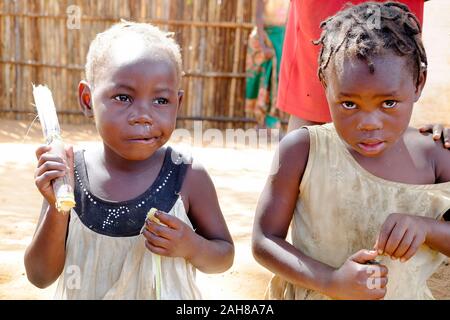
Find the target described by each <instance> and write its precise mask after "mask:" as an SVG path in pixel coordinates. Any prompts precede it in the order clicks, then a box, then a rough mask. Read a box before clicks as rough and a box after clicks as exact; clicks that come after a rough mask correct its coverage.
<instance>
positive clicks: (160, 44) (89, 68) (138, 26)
mask: <svg viewBox="0 0 450 320" xmlns="http://www.w3.org/2000/svg"><path fill="white" fill-rule="evenodd" d="M126 34H133V35H138V36H139V37H140V38H142V41H143V43H144V45H145V46H147V47H148V48H151V49H158V51H159V52H164V53H165V54H167V57H168V58H169V59H170V60H172V62H173V63H174V65H175V68H176V72H177V80H178V81H180V80H181V75H182V59H181V52H180V51H181V50H180V46H179V45H178V43H176V41H175V40H174V39H173V33H171V32H164V31H162V30H161V29H159V28H158V27H155V26H153V25H151V24H149V23H137V22H131V21H125V20H121V22H119V23H116V24H114V25H113V26H112V27H110V28H109V29H106V30H105V31H103V32H101V33H98V34H97V35H96V36H95V39H94V40H93V41H92V42H91V44H90V45H89V51H88V53H87V57H86V66H85V73H86V80H87V81H88V83H89V84H90V85H92V86H94V84H95V75H96V73H97V72H98V69H99V67H101V66H102V65H103V64H104V63H105V61H108V59H107V57H106V55H107V53H108V51H109V49H110V48H111V47H112V44H113V42H114V41H115V40H117V39H119V38H122V37H123V36H124V35H126Z"/></svg>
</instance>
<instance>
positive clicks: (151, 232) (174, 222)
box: [144, 163, 234, 273]
mask: <svg viewBox="0 0 450 320" xmlns="http://www.w3.org/2000/svg"><path fill="white" fill-rule="evenodd" d="M180 193H181V194H182V195H183V196H184V197H185V198H186V199H185V200H187V205H188V208H186V210H187V211H188V215H189V218H190V220H191V222H192V224H193V226H194V229H195V231H193V230H192V229H191V228H190V227H189V226H187V225H186V224H185V223H184V222H182V221H181V220H179V219H177V218H176V217H173V216H170V215H167V214H161V213H157V214H156V217H157V218H158V219H159V220H160V221H161V222H162V223H163V224H165V225H167V227H165V226H161V225H157V224H155V223H153V222H147V230H146V231H144V236H145V237H146V238H147V241H146V246H147V248H148V249H149V250H150V251H152V252H154V253H156V254H161V255H164V256H175V257H183V258H185V259H186V260H188V261H189V262H190V263H191V264H192V265H194V266H195V267H196V268H197V269H199V270H200V271H202V272H205V273H219V272H223V271H225V270H227V269H229V268H230V267H231V265H232V263H233V258H234V245H233V241H232V239H231V236H230V233H229V231H228V228H227V226H226V223H225V220H224V218H223V215H222V212H221V210H220V207H219V202H218V200H217V194H216V191H215V188H214V185H213V183H212V181H211V179H210V177H209V175H208V174H207V172H206V171H205V170H204V168H203V167H201V166H199V165H197V164H195V163H194V164H193V165H192V168H190V169H189V170H188V172H187V174H186V178H185V182H184V184H183V187H182V189H181V192H180Z"/></svg>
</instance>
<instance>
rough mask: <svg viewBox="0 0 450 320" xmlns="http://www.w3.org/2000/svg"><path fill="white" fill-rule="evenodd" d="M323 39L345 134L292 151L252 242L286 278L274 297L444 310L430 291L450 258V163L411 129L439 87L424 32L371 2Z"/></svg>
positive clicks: (338, 125)
mask: <svg viewBox="0 0 450 320" xmlns="http://www.w3.org/2000/svg"><path fill="white" fill-rule="evenodd" d="M374 14H375V15H376V16H373V15H374ZM374 19H375V20H374ZM321 27H322V29H323V32H322V35H321V37H320V39H319V40H318V41H317V42H316V44H319V45H321V46H322V49H321V52H320V56H319V71H318V74H319V79H320V81H321V83H322V85H323V87H324V89H325V92H326V97H327V100H328V104H329V107H330V113H331V116H332V120H333V123H330V124H325V125H322V126H310V127H305V128H301V129H298V130H295V131H292V132H291V133H289V134H288V135H287V136H286V137H285V138H284V139H283V140H282V141H281V143H280V146H279V150H278V151H277V155H276V157H275V159H276V160H275V161H274V163H273V166H274V168H273V170H272V172H275V174H273V175H272V176H270V177H269V178H268V180H267V183H266V185H265V188H264V190H263V192H262V195H261V197H260V200H259V203H258V206H257V212H256V217H255V222H254V229H253V239H252V241H253V243H252V248H253V254H254V256H255V258H256V259H257V261H258V262H259V263H261V264H262V265H263V266H265V267H266V268H268V269H269V270H271V271H272V272H274V273H275V276H274V277H273V279H272V281H271V283H270V285H269V288H268V291H267V297H268V298H276V299H328V298H334V299H383V298H384V299H432V298H433V297H432V295H431V293H430V291H429V289H428V287H427V285H426V280H427V279H428V278H429V277H430V276H431V275H432V274H433V273H434V271H435V270H436V269H437V268H438V267H439V265H440V264H441V263H442V262H443V261H444V259H445V258H446V257H445V256H450V222H448V221H449V220H450V210H449V209H450V182H449V181H450V154H449V153H448V151H447V150H446V149H445V148H443V147H442V141H433V140H432V139H430V138H429V137H426V136H423V135H422V134H421V133H419V132H418V131H417V130H416V129H413V128H409V127H408V124H409V121H410V118H411V113H412V108H413V104H414V103H415V102H416V101H417V100H418V99H419V97H420V95H421V92H422V89H423V87H424V85H425V80H426V76H427V58H426V52H425V49H424V47H423V44H422V40H421V28H420V24H419V21H418V20H417V18H416V17H415V16H414V15H413V14H412V13H411V12H410V11H409V9H408V7H407V6H405V5H402V4H400V3H397V2H386V3H379V2H367V3H364V4H360V5H357V6H350V7H347V8H346V9H344V10H342V11H340V12H338V13H337V14H336V15H334V16H333V17H331V18H329V19H328V20H326V21H324V22H323V23H322V25H321ZM290 225H291V235H292V242H291V243H290V242H288V241H287V240H286V236H287V233H288V229H289V226H290ZM388 278H389V281H388Z"/></svg>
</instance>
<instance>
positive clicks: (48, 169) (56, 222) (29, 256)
mask: <svg viewBox="0 0 450 320" xmlns="http://www.w3.org/2000/svg"><path fill="white" fill-rule="evenodd" d="M49 150H50V148H49V147H48V146H42V147H40V148H38V150H37V151H36V156H37V158H38V168H37V169H36V174H35V182H36V186H37V187H38V189H39V191H40V192H41V194H42V195H43V197H44V202H43V205H42V210H41V215H40V217H39V222H38V224H37V227H36V232H35V234H34V236H33V240H32V241H31V244H30V245H29V246H28V248H27V250H26V252H25V257H24V263H25V269H26V272H27V277H28V279H29V280H30V282H31V283H33V284H34V285H36V286H37V287H39V288H45V287H47V286H49V285H50V284H52V283H53V282H54V281H55V280H56V279H57V278H58V277H59V275H60V274H61V272H62V270H63V268H64V261H65V239H66V233H67V223H68V220H69V215H67V214H66V215H64V214H62V213H59V212H58V211H57V209H56V207H55V195H54V193H53V189H52V186H51V181H52V180H53V179H55V178H56V177H60V176H64V175H65V172H66V170H67V166H69V167H70V168H72V167H73V151H72V150H71V149H70V151H68V153H67V155H68V162H69V163H68V164H64V163H63V161H62V159H61V158H59V157H57V156H55V155H52V154H50V153H48V151H49ZM72 174H73V172H72Z"/></svg>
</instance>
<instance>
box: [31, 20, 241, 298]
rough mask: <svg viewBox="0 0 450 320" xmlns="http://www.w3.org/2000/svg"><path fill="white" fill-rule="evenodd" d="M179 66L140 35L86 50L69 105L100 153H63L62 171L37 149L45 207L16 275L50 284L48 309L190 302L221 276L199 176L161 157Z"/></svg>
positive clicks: (211, 207) (158, 39)
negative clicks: (71, 201) (64, 195)
mask: <svg viewBox="0 0 450 320" xmlns="http://www.w3.org/2000/svg"><path fill="white" fill-rule="evenodd" d="M181 66H182V65H181V55H180V48H179V46H178V44H177V43H176V42H175V41H174V40H173V39H172V37H171V36H170V34H168V33H165V32H162V31H161V30H159V29H158V28H156V27H154V26H152V25H149V24H145V23H132V22H121V23H118V24H116V25H114V26H112V27H111V28H109V29H108V30H106V31H105V32H103V33H100V34H98V35H97V36H96V38H95V39H94V41H93V42H92V43H91V45H90V48H89V52H88V55H87V63H86V79H87V80H86V81H81V82H80V84H79V87H78V97H79V103H80V106H81V108H82V110H83V112H84V114H85V115H86V116H88V117H93V118H94V120H95V125H96V128H97V130H98V133H99V135H100V137H101V139H102V141H101V143H99V144H98V145H96V146H94V147H90V148H87V149H86V150H80V151H77V152H75V153H74V152H73V149H72V148H68V149H67V151H66V153H67V158H68V161H67V163H66V162H64V161H63V160H62V159H61V158H60V157H58V156H56V155H55V154H52V152H51V149H50V148H49V147H48V146H41V147H39V148H38V149H37V151H36V155H37V158H38V165H37V169H36V172H35V182H36V186H37V188H38V189H39V191H40V192H41V194H42V196H43V197H44V204H43V207H42V211H41V216H40V218H39V222H38V225H37V229H36V232H35V235H34V237H33V240H32V242H31V244H30V245H29V246H28V248H27V250H26V253H25V267H26V271H27V276H28V279H29V280H30V281H31V282H32V283H33V284H35V285H36V286H38V287H40V288H44V287H47V286H49V285H50V284H51V283H53V282H54V281H55V280H56V279H57V278H58V277H59V283H58V287H57V292H56V298H58V299H199V298H201V294H200V291H199V289H198V287H197V285H196V283H195V272H196V269H198V270H200V271H202V272H205V273H220V272H223V271H225V270H227V269H228V268H230V266H231V265H232V262H233V257H234V246H233V242H232V239H231V236H230V234H229V231H228V228H227V226H226V223H225V220H224V217H223V215H222V212H221V209H220V207H219V203H218V200H217V194H216V191H215V188H214V185H213V183H212V181H211V179H210V177H209V175H208V174H207V172H206V171H205V169H204V168H203V167H202V166H200V165H199V164H198V163H196V162H195V161H194V162H193V161H192V159H190V158H188V157H186V156H185V155H183V154H181V153H179V152H177V151H175V150H174V149H172V148H171V147H169V146H165V145H166V143H167V142H168V141H169V139H170V137H171V134H172V132H173V131H174V129H175V125H176V118H177V112H178V111H179V108H180V107H181V102H182V98H183V91H181V90H180V85H181V73H182V67H181ZM66 173H69V175H70V176H72V177H73V179H74V190H75V200H76V207H75V208H74V209H73V210H71V212H70V213H69V214H66V215H63V214H60V213H58V212H57V210H56V208H55V205H54V203H55V195H54V193H53V190H52V180H53V179H55V178H57V177H60V176H63V175H65V174H66ZM152 208H156V209H158V210H157V212H156V214H155V216H154V217H152V218H151V219H146V217H147V213H148V212H150V211H151V209H152Z"/></svg>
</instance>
